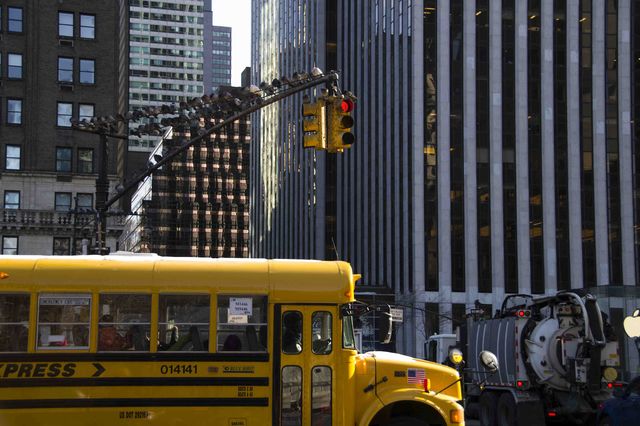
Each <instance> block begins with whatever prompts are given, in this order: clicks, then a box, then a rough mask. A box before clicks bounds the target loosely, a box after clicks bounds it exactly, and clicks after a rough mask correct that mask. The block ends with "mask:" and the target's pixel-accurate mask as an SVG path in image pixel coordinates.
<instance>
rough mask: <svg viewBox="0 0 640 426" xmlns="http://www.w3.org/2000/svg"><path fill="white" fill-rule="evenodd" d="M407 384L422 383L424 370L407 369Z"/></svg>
mask: <svg viewBox="0 0 640 426" xmlns="http://www.w3.org/2000/svg"><path fill="white" fill-rule="evenodd" d="M407 383H420V384H422V383H424V370H423V369H422V368H409V369H408V370H407Z"/></svg>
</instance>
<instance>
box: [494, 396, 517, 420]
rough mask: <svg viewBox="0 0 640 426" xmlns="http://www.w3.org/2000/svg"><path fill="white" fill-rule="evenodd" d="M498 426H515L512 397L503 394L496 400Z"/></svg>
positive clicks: (514, 402) (514, 405) (514, 404)
mask: <svg viewBox="0 0 640 426" xmlns="http://www.w3.org/2000/svg"><path fill="white" fill-rule="evenodd" d="M497 411H498V413H497V414H498V426H516V425H517V423H518V421H517V419H516V401H515V400H514V399H513V395H511V394H510V393H509V392H505V393H503V394H502V395H500V398H499V399H498V410H497Z"/></svg>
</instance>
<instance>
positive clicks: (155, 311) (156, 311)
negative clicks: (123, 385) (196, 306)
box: [149, 290, 215, 354]
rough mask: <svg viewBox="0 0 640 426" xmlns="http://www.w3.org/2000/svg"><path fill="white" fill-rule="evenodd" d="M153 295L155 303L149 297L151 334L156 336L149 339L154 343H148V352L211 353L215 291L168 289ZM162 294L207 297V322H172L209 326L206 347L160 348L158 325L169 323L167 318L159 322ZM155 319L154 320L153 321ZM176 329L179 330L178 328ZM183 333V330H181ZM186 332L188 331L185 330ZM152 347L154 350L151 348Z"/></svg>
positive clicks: (175, 324)
mask: <svg viewBox="0 0 640 426" xmlns="http://www.w3.org/2000/svg"><path fill="white" fill-rule="evenodd" d="M153 295H155V304H154V299H153V298H152V299H151V309H152V312H151V334H152V335H154V336H156V335H157V336H158V338H157V339H151V340H152V341H154V340H155V344H154V345H149V350H150V352H155V353H166V354H180V353H182V354H185V353H200V354H204V353H211V314H212V311H211V309H212V306H213V305H214V304H213V303H212V299H214V295H215V293H213V292H211V291H209V292H207V291H183V292H180V291H175V290H174V291H168V292H157V293H153ZM163 296H206V297H208V298H209V306H208V309H207V312H208V314H209V322H208V323H206V324H205V323H195V322H190V323H174V324H173V325H174V326H177V325H179V324H191V325H192V326H193V325H195V326H200V325H207V326H208V327H209V335H208V337H209V342H208V345H207V346H206V347H203V349H202V350H199V351H182V350H169V349H166V350H160V325H161V324H169V321H168V320H167V321H166V322H161V321H160V299H161V297H163ZM154 320H155V322H154ZM154 324H155V330H154V329H153V326H154ZM178 331H180V329H178ZM182 332H183V333H184V331H182ZM187 333H188V331H187ZM152 347H153V349H154V350H151V349H152Z"/></svg>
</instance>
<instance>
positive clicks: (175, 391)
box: [0, 254, 464, 426]
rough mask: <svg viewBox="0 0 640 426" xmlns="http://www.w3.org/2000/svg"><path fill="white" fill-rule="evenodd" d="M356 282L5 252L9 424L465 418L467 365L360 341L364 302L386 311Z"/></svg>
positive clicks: (184, 263)
mask: <svg viewBox="0 0 640 426" xmlns="http://www.w3.org/2000/svg"><path fill="white" fill-rule="evenodd" d="M357 279H358V276H357V275H354V274H353V273H352V270H351V267H350V265H349V264H348V263H345V262H339V261H338V262H325V261H304V260H257V259H245V260H239V259H204V258H168V257H159V256H155V255H143V256H141V255H119V254H115V255H109V256H73V257H71V256H50V257H46V256H43V257H40V256H38V257H36V256H0V425H3V426H11V425H20V426H22V425H48V426H51V425H65V426H73V425H110V426H112V425H146V424H150V425H225V426H250V425H281V426H294V425H314V426H325V425H326V426H329V425H361V426H364V425H425V424H429V425H434V424H441V425H451V424H456V425H460V424H463V423H464V420H463V411H462V407H461V406H460V405H459V403H458V402H459V401H460V400H461V399H462V397H461V390H460V383H459V382H458V383H455V382H456V380H458V378H459V375H458V373H457V371H456V370H454V369H451V368H448V367H445V366H442V365H440V364H435V363H431V362H427V361H423V360H418V359H414V358H410V357H407V356H403V355H399V354H394V353H388V352H369V353H365V354H359V353H358V352H357V350H356V347H355V339H354V333H353V319H354V315H360V314H362V313H364V312H366V311H369V310H373V309H375V307H371V306H368V305H364V304H360V303H358V302H357V301H356V300H355V299H354V285H355V281H356V280H357ZM382 328H383V329H384V327H382ZM452 384H453V385H452ZM447 386H448V387H447ZM445 388H446V389H445ZM443 389H444V390H443ZM440 391H441V392H440Z"/></svg>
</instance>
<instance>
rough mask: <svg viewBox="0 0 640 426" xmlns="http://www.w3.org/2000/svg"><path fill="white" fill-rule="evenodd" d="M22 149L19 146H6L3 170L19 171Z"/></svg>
mask: <svg viewBox="0 0 640 426" xmlns="http://www.w3.org/2000/svg"><path fill="white" fill-rule="evenodd" d="M21 154H22V147H21V146H20V145H7V148H6V152H5V155H6V157H5V169H7V170H20V156H21Z"/></svg>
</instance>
